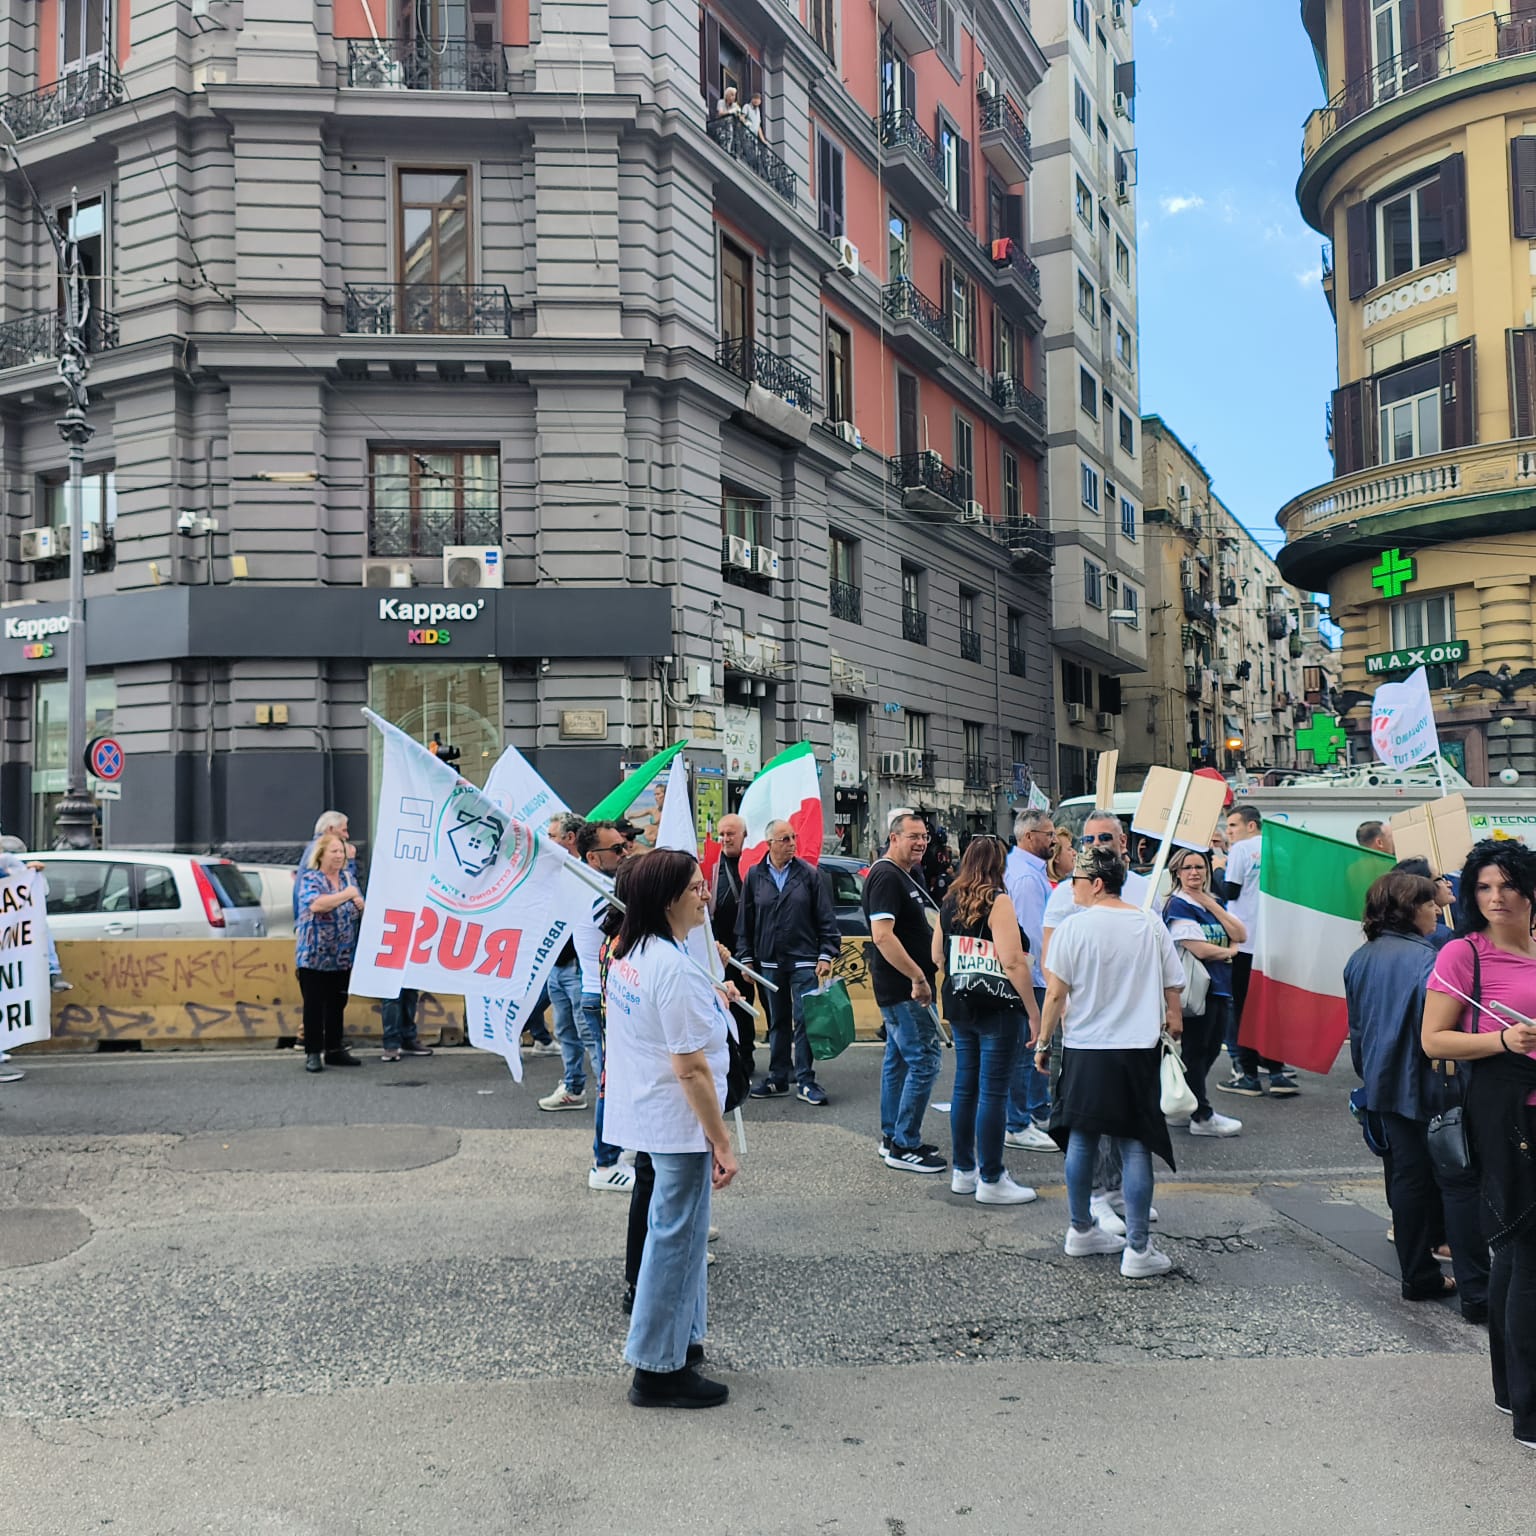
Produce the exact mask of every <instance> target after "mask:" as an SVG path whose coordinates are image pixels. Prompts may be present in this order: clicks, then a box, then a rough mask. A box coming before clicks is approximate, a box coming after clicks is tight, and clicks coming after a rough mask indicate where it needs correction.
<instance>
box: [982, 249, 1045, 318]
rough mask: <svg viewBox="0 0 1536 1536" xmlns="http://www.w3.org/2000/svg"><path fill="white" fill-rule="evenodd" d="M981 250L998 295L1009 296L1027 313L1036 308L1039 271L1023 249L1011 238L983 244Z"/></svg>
mask: <svg viewBox="0 0 1536 1536" xmlns="http://www.w3.org/2000/svg"><path fill="white" fill-rule="evenodd" d="M982 250H983V251H984V252H985V253H986V256H987V259H988V260H989V261H990V262H991V263H992V270H993V272H995V273H996V274H997V277H998V285H999V291H1000V292H1001V293H1004V294H1007V293H1008V292H1010V291H1011V292H1013V293H1014V294H1015V295H1016V296H1017V297H1019V298H1020V299H1022V300H1023V301H1024V302H1025V304H1026V305H1027V306H1028V307H1029V308H1030V309H1031V310H1037V309H1038V308H1039V307H1040V268H1039V267H1037V266H1036V265H1035V264H1034V262H1032V261H1031V260H1030V259H1029V257H1028V255H1027V254H1026V253H1025V250H1024V247H1023V246H1022V245H1020V244H1019V242H1018V241H1017V240H1015V239H1014V238H1013V237H1012V236H1011V235H1005V236H1003V237H1002V238H1000V239H997V240H993V241H992V242H991V243H990V244H986V243H983V245H982Z"/></svg>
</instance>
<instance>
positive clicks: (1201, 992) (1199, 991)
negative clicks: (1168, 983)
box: [1179, 945, 1211, 1019]
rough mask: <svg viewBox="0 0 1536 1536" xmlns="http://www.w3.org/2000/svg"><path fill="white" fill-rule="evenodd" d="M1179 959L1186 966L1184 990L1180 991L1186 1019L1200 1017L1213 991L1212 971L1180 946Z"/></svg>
mask: <svg viewBox="0 0 1536 1536" xmlns="http://www.w3.org/2000/svg"><path fill="white" fill-rule="evenodd" d="M1179 960H1180V961H1181V962H1182V964H1183V966H1184V990H1183V991H1182V992H1180V993H1179V1003H1180V1006H1181V1008H1182V1009H1183V1013H1184V1017H1185V1018H1186V1019H1198V1018H1199V1017H1200V1016H1201V1014H1203V1013H1204V1012H1205V1003H1206V999H1207V997H1209V995H1210V991H1211V973H1210V972H1209V971H1208V970H1206V968H1205V962H1204V961H1203V960H1200V959H1199V958H1198V957H1196V956H1195V955H1192V954H1190V952H1189V951H1188V950H1187V949H1185V948H1184V947H1183V945H1180V946H1179Z"/></svg>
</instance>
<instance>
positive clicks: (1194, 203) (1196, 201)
mask: <svg viewBox="0 0 1536 1536" xmlns="http://www.w3.org/2000/svg"><path fill="white" fill-rule="evenodd" d="M1160 206H1161V207H1162V210H1163V212H1164V213H1165V214H1167V216H1168V217H1169V218H1170V219H1171V218H1174V217H1176V216H1177V215H1178V214H1181V213H1188V212H1190V210H1191V209H1194V208H1204V207H1205V199H1204V198H1203V197H1199V196H1194V197H1181V196H1175V197H1165V198H1163V199H1162V200H1161V204H1160Z"/></svg>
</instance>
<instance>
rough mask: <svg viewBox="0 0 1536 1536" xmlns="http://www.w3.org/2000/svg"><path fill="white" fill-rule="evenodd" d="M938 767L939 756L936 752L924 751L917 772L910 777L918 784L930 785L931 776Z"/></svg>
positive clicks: (931, 781)
mask: <svg viewBox="0 0 1536 1536" xmlns="http://www.w3.org/2000/svg"><path fill="white" fill-rule="evenodd" d="M938 766H939V754H938V753H937V752H931V751H925V752H924V753H923V755H922V762H921V763H920V764H919V765H918V770H917V772H916V773H915V774H913V775H912V777H913V778H915V779H916V780H918V782H919V783H922V784H932V783H933V776H934V774H935V772H937V770H938Z"/></svg>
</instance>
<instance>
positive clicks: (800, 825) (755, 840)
mask: <svg viewBox="0 0 1536 1536" xmlns="http://www.w3.org/2000/svg"><path fill="white" fill-rule="evenodd" d="M740 814H741V819H742V820H743V821H744V822H746V824H747V839H746V846H745V847H744V848H743V849H742V854H741V870H742V873H743V874H745V873H746V872H747V870H749V869H750V868H751V867H752V866H753V865H754V864H756V863H757V861H758V860H759V859H761V858H762V857H763V856H764V855H765V854H766V853H767V852H768V823H769V822H771V821H787V822H788V823H789V824H790V826H792V827H793V828H794V829H795V852H796V853H797V854H799V855H800V857H801V858H802V859H806V860H808V861H809V862H810V863H812V864H815V863H816V862H817V861H818V860H819V859H820V858H821V780H820V777H819V776H818V774H817V772H816V756H815V753H814V752H812V750H811V744H810V743H809V742H808V741H802V742H801V743H800V744H799V746H795V747H791V748H790V749H789V750H788V751H787V752H780V753H779V755H778V756H777V757H775V758H773V759H772V760H771V761H769V762H767V763H765V764H764V765H763V769H762V772H761V773H759V774H758V776H757V777H756V778H755V779H753V780H752V782H751V783H750V784H749V785H748V786H747V792H746V794H744V795H743V796H742V797H741V812H740Z"/></svg>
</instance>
